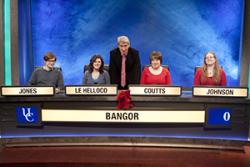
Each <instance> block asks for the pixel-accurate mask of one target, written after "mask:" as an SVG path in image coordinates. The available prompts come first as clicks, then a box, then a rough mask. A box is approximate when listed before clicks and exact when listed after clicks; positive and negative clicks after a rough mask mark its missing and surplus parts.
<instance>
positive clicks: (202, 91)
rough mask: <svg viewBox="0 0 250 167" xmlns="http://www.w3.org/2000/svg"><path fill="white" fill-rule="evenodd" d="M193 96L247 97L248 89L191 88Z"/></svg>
mask: <svg viewBox="0 0 250 167" xmlns="http://www.w3.org/2000/svg"><path fill="white" fill-rule="evenodd" d="M193 96H212V97H247V96H248V88H242V87H238V88H230V87H193Z"/></svg>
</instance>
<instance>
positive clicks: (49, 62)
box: [28, 52, 64, 92]
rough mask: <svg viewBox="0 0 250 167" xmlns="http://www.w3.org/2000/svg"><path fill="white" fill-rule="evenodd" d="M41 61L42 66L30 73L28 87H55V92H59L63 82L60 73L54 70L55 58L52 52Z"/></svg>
mask: <svg viewBox="0 0 250 167" xmlns="http://www.w3.org/2000/svg"><path fill="white" fill-rule="evenodd" d="M43 59H44V66H43V67H42V68H39V69H36V70H35V71H34V72H33V73H32V75H31V77H30V80H29V83H28V85H35V86H54V87H56V92H59V90H60V89H62V88H63V86H64V81H63V76H62V73H61V71H58V70H55V68H54V65H55V62H56V56H55V55H54V54H53V53H52V52H48V53H46V54H45V55H44V57H43Z"/></svg>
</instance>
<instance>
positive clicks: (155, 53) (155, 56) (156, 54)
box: [149, 51, 162, 64]
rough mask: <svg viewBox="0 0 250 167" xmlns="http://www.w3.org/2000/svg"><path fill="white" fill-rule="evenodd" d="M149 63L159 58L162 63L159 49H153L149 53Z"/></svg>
mask: <svg viewBox="0 0 250 167" xmlns="http://www.w3.org/2000/svg"><path fill="white" fill-rule="evenodd" d="M149 59H150V63H151V62H152V61H153V60H155V59H156V60H160V62H161V64H162V55H161V52H159V51H153V52H152V53H151V54H150V58H149Z"/></svg>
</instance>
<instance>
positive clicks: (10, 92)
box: [1, 86, 55, 96]
mask: <svg viewBox="0 0 250 167" xmlns="http://www.w3.org/2000/svg"><path fill="white" fill-rule="evenodd" d="M1 94H2V96H45V95H46V96H47V95H54V94H55V89H54V87H52V86H45V87H40V86H39V87H31V86H22V87H21V86H3V87H1Z"/></svg>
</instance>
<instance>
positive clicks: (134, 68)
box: [109, 47, 141, 89]
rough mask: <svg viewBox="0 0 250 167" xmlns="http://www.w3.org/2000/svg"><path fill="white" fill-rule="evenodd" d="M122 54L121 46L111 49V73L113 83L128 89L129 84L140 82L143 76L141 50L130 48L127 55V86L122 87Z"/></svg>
mask: <svg viewBox="0 0 250 167" xmlns="http://www.w3.org/2000/svg"><path fill="white" fill-rule="evenodd" d="M121 68H122V56H121V52H120V50H119V48H116V49H114V50H111V51H110V59H109V75H110V82H111V84H117V85H118V89H128V85H129V84H139V83H140V78H141V61H140V57H139V52H138V51H137V50H135V49H133V48H131V47H130V48H129V49H128V55H127V57H126V86H125V87H124V88H123V87H121Z"/></svg>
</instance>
